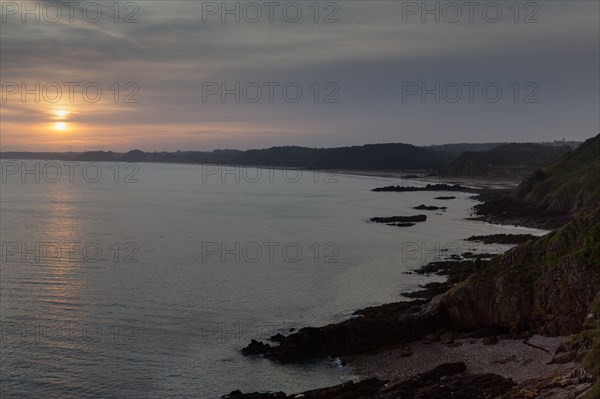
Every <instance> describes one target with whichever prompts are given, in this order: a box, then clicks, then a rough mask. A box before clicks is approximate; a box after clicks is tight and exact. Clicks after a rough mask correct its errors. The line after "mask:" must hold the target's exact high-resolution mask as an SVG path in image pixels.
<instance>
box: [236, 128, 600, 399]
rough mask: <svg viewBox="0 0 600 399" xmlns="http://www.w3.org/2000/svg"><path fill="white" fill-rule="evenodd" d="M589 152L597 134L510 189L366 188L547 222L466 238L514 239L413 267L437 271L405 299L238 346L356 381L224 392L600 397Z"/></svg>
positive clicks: (598, 146) (517, 220)
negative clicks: (537, 232)
mask: <svg viewBox="0 0 600 399" xmlns="http://www.w3.org/2000/svg"><path fill="white" fill-rule="evenodd" d="M598 154H600V135H598V136H596V137H594V138H592V139H590V140H588V141H586V143H584V144H583V145H582V146H581V147H580V148H579V149H577V150H576V151H573V152H572V153H570V154H568V155H566V156H564V157H562V158H561V159H559V160H558V161H556V162H555V163H553V164H552V165H550V166H548V167H547V168H545V169H544V170H541V171H538V172H536V173H534V174H533V175H532V176H531V178H529V179H526V180H525V181H523V182H522V183H521V185H519V187H518V188H517V189H516V190H510V191H509V190H485V189H471V188H467V187H463V186H460V185H454V186H452V185H447V184H429V185H427V186H426V187H401V186H388V187H381V188H377V189H374V190H373V191H384V192H385V191H390V192H405V191H461V192H473V193H476V194H478V195H477V196H476V197H474V198H476V199H477V200H479V201H481V203H480V204H479V205H477V206H476V207H475V213H476V215H477V219H478V220H485V221H488V222H493V223H502V224H518V225H525V226H531V227H538V228H543V229H555V231H553V232H551V233H549V234H547V235H545V236H543V237H534V236H518V237H517V236H508V235H494V236H484V237H477V236H474V237H471V238H470V239H471V240H477V241H479V240H481V241H484V242H485V241H489V242H498V241H501V242H503V243H509V242H510V243H515V242H518V243H519V245H518V246H516V247H515V248H513V249H511V250H509V251H507V252H506V253H504V254H501V255H497V256H494V257H492V258H490V257H488V256H481V255H474V254H463V256H462V257H458V259H455V260H453V261H445V262H433V263H430V264H428V265H425V266H423V267H421V268H420V269H419V270H417V271H416V272H417V273H423V274H432V273H436V274H443V275H446V276H447V280H446V281H445V282H442V283H429V284H426V285H425V286H424V287H423V289H422V290H420V291H417V292H413V293H409V294H406V295H405V296H407V297H408V298H411V299H412V300H409V301H407V302H398V303H392V304H387V305H382V306H377V307H371V308H367V309H363V310H361V311H358V312H356V313H355V315H354V317H353V318H351V319H349V320H346V321H343V322H341V323H337V324H330V325H327V326H324V327H311V328H303V329H300V330H299V331H297V332H294V333H292V334H290V335H288V336H277V337H273V338H272V341H273V342H278V343H279V345H274V344H273V345H272V344H268V343H260V342H257V341H254V340H253V341H252V342H251V344H250V345H248V347H246V348H244V350H243V352H244V354H246V355H260V356H264V357H266V358H268V359H272V360H274V361H279V362H304V361H306V360H309V359H312V358H318V357H321V358H322V357H330V358H331V357H338V358H341V359H342V361H343V362H345V364H349V365H350V366H351V367H354V368H355V370H356V371H357V372H358V373H359V374H360V375H361V376H364V377H366V378H365V379H363V380H362V381H359V382H348V383H345V384H341V385H338V386H335V387H330V388H323V389H317V390H312V391H308V392H304V393H302V394H296V395H286V394H285V393H283V392H278V393H264V394H261V393H255V394H243V393H241V392H239V391H234V392H232V393H231V394H229V395H227V396H225V397H226V398H286V399H288V398H311V399H312V398H314V399H320V398H340V399H342V398H357V399H362V398H364V399H367V398H390V399H391V398H415V399H416V398H428V399H432V398H433V399H438V398H439V399H442V398H444V399H446V398H464V399H471V398H473V399H475V398H477V399H479V398H489V399H492V398H494V399H533V398H536V399H598V398H600V382H599V381H598V379H599V377H600V207H599V201H598V200H599V199H600V185H599V183H600V177H599V176H600V175H599V174H598V168H599V167H600V158H598ZM575 174H576V175H577V176H578V178H577V179H573V176H574V175H575ZM439 198H442V197H439ZM449 198H450V197H449ZM401 222H404V223H406V221H401Z"/></svg>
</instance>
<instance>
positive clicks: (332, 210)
mask: <svg viewBox="0 0 600 399" xmlns="http://www.w3.org/2000/svg"><path fill="white" fill-rule="evenodd" d="M1 165H2V182H1V185H0V238H1V242H2V253H1V257H2V259H1V263H0V323H1V328H0V331H1V336H0V377H1V378H0V394H1V396H2V398H3V399H4V398H42V397H43V398H47V399H52V398H61V399H65V398H103V399H106V398H161V399H163V398H218V397H220V396H221V395H223V394H227V393H229V392H230V391H232V390H235V389H240V390H242V391H244V392H254V391H285V392H286V393H288V394H290V393H296V392H301V391H303V390H307V389H313V388H318V387H324V386H329V385H335V384H339V383H341V382H344V381H347V380H349V379H357V378H360V376H358V375H355V373H354V372H353V370H352V369H351V368H350V367H347V366H342V365H341V363H340V362H339V360H338V359H321V360H318V361H314V362H308V363H305V364H299V365H290V364H278V363H275V362H272V361H270V360H266V359H263V358H260V357H245V356H243V355H242V354H241V349H242V348H243V347H244V346H246V345H247V344H248V343H249V342H250V340H251V339H259V340H267V339H268V338H269V337H270V336H272V335H274V334H277V333H282V334H287V333H289V332H291V331H293V330H294V329H299V328H301V327H305V326H321V325H325V324H328V323H333V322H339V321H341V320H344V319H347V318H350V317H353V312H354V311H356V310H357V309H360V308H364V307H367V306H373V305H379V304H384V303H389V302H395V301H400V300H404V299H405V298H404V297H403V296H402V294H403V293H406V292H410V291H414V290H416V289H418V287H419V285H421V284H423V283H426V282H429V281H440V280H441V277H439V276H423V275H420V274H415V273H412V271H414V270H415V269H416V268H418V267H419V266H421V265H423V264H425V263H427V262H430V261H433V260H439V259H444V258H447V257H448V256H451V255H452V254H457V255H460V254H462V253H464V252H474V253H484V252H487V253H498V252H503V251H506V250H507V249H509V248H510V246H506V245H483V244H475V243H471V242H467V241H465V240H464V239H465V238H467V237H469V236H471V235H483V234H492V233H532V234H537V235H541V234H544V232H543V231H539V230H531V229H525V228H521V227H515V226H497V225H491V224H487V223H483V222H479V221H473V220H467V218H468V217H469V216H470V213H471V212H472V210H471V208H472V207H473V205H475V204H476V201H475V200H474V199H472V198H471V196H472V194H469V193H455V192H453V193H448V192H407V193H397V192H373V191H371V190H372V189H373V188H376V187H381V186H387V185H413V186H423V185H425V184H426V183H427V182H426V181H422V180H418V179H417V180H407V179H402V178H390V177H377V176H361V175H349V174H340V173H337V172H335V171H321V170H318V171H317V170H314V171H309V170H300V169H298V168H291V167H290V168H286V169H276V168H255V167H239V166H215V165H179V164H151V163H140V164H127V163H110V162H64V161H33V160H28V161H20V160H3V161H2V162H1ZM438 196H455V197H456V198H455V199H452V200H439V199H434V198H435V197H438ZM421 204H425V205H435V206H439V207H446V208H447V209H444V210H437V211H418V210H414V209H412V208H413V207H415V206H418V205H421ZM416 214H426V215H427V221H426V222H422V223H417V224H416V225H414V226H412V227H395V226H388V225H386V224H378V223H372V222H370V218H372V217H376V216H395V215H416Z"/></svg>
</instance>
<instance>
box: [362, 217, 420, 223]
mask: <svg viewBox="0 0 600 399" xmlns="http://www.w3.org/2000/svg"><path fill="white" fill-rule="evenodd" d="M426 220H427V215H414V216H388V217H374V218H371V222H375V223H415V222H424V221H426Z"/></svg>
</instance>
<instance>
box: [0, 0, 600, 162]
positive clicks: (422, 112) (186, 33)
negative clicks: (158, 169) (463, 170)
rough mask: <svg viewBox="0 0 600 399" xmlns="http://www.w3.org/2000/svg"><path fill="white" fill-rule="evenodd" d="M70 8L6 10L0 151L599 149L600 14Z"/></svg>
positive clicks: (528, 7)
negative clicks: (562, 144) (489, 145)
mask: <svg viewBox="0 0 600 399" xmlns="http://www.w3.org/2000/svg"><path fill="white" fill-rule="evenodd" d="M77 3H78V4H74V3H73V2H68V1H61V2H57V1H4V0H2V1H1V11H0V12H1V13H2V15H1V24H0V80H1V82H2V88H1V93H0V95H1V100H0V106H1V108H0V149H1V150H2V151H83V150H88V151H89V150H113V151H127V150H130V149H133V148H138V149H142V150H144V151H176V150H212V149H217V148H238V149H249V148H266V147H271V146H280V145H301V146H309V147H338V146H348V145H360V144H367V143H388V142H402V143H410V144H415V145H429V144H443V143H456V142H539V141H549V140H559V139H563V138H564V139H567V140H584V139H586V138H589V137H592V136H594V135H596V134H598V133H600V101H599V95H600V80H599V79H600V78H599V74H600V73H599V70H600V55H599V52H600V26H599V20H600V5H599V4H600V3H599V2H598V1H581V0H580V1H572V0H571V1H548V0H545V1H533V2H532V1H522V2H515V1H496V2H487V1H481V2H470V3H469V2H466V1H457V2H448V1H442V2H436V1H426V2H421V1H419V2H410V1H408V2H407V1H348V0H343V1H337V2H335V1H322V2H314V1H297V2H288V1H280V2H269V1H256V2H253V1H241V2H235V1H228V2H220V1H219V2H204V1H195V0H188V1H173V0H168V1H157V0H154V1H117V2H115V1H114V0H109V1H102V0H99V1H95V2H93V1H92V2H89V1H79V2H77ZM474 3H476V4H474Z"/></svg>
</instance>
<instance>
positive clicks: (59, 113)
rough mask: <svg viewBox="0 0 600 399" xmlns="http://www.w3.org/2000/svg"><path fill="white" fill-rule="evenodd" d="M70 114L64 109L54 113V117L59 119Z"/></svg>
mask: <svg viewBox="0 0 600 399" xmlns="http://www.w3.org/2000/svg"><path fill="white" fill-rule="evenodd" d="M68 114H69V112H67V111H65V110H64V109H57V110H56V111H54V115H56V116H58V117H59V118H64V117H65V116H67V115H68Z"/></svg>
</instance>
